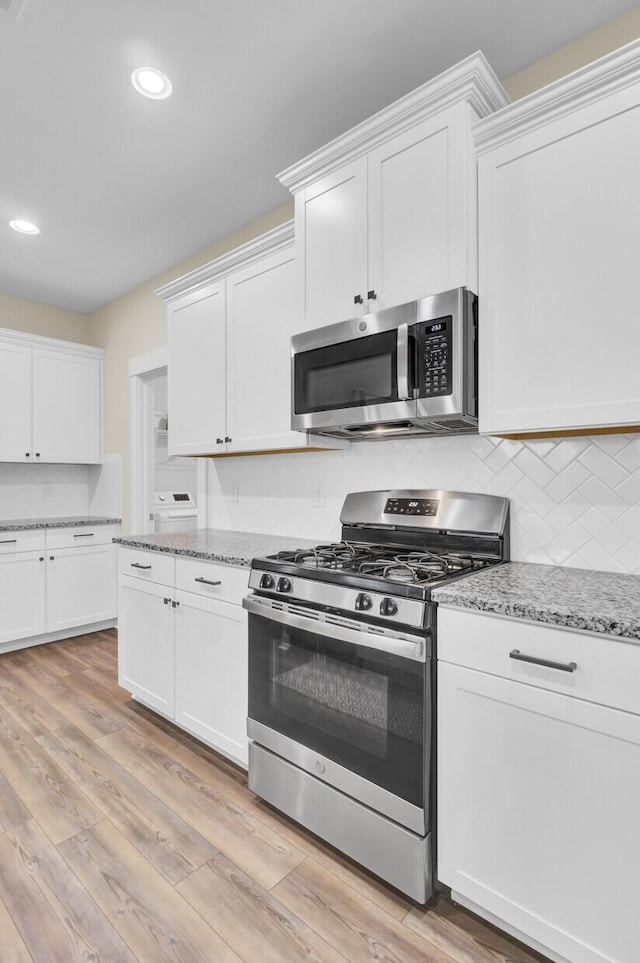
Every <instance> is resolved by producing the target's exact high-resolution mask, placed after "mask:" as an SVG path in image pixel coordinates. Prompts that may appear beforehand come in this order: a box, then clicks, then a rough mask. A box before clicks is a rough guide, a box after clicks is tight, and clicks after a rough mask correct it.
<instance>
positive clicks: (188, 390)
mask: <svg viewBox="0 0 640 963" xmlns="http://www.w3.org/2000/svg"><path fill="white" fill-rule="evenodd" d="M225 331H226V291H225V283H224V280H223V281H218V282H217V283H215V284H211V285H208V286H206V287H204V288H199V289H198V290H196V291H193V292H190V293H189V294H185V295H184V296H183V297H181V298H179V299H178V300H177V301H175V302H174V303H172V304H171V305H170V306H169V357H170V359H171V363H170V364H169V368H168V388H169V412H170V418H169V445H170V449H171V451H170V453H171V454H172V455H201V454H202V453H203V452H211V451H215V450H216V442H217V440H218V439H220V442H218V444H220V443H221V440H222V439H223V438H224V435H225V433H226V429H225V425H226V417H227V410H226V405H227V401H226V333H225Z"/></svg>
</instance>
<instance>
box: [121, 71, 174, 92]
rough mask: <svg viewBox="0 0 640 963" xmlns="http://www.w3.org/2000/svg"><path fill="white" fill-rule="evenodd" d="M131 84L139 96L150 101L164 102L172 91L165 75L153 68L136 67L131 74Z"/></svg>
mask: <svg viewBox="0 0 640 963" xmlns="http://www.w3.org/2000/svg"><path fill="white" fill-rule="evenodd" d="M131 83H132V84H133V86H134V87H135V88H136V90H137V91H138V93H139V94H142V96H143V97H151V99H152V100H164V99H165V97H169V96H170V95H171V91H172V90H173V86H172V84H171V81H170V80H169V78H168V77H167V75H166V74H163V73H162V71H161V70H156V69H155V67H136V69H135V70H134V71H133V73H132V74H131Z"/></svg>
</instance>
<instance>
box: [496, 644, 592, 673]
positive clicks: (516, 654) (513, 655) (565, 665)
mask: <svg viewBox="0 0 640 963" xmlns="http://www.w3.org/2000/svg"><path fill="white" fill-rule="evenodd" d="M509 658H510V659H515V660H516V662H530V663H531V664H532V665H544V666H545V668H547V669H559V670H560V672H575V671H576V669H577V668H578V663H577V662H551V661H550V660H549V659H538V658H537V657H536V656H535V655H523V653H522V652H521V651H520V649H513V650H512V651H511V652H510V653H509Z"/></svg>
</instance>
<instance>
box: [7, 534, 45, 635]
mask: <svg viewBox="0 0 640 963" xmlns="http://www.w3.org/2000/svg"><path fill="white" fill-rule="evenodd" d="M0 599H2V604H1V605H0V642H11V641H13V640H14V639H26V638H29V636H32V635H42V634H43V633H44V632H45V631H46V627H47V626H46V604H45V556H44V551H42V552H21V553H17V554H15V555H0Z"/></svg>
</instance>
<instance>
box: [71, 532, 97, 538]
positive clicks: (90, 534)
mask: <svg viewBox="0 0 640 963" xmlns="http://www.w3.org/2000/svg"><path fill="white" fill-rule="evenodd" d="M95 534H96V533H95V532H82V534H81V535H74V536H73V537H74V538H95Z"/></svg>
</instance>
